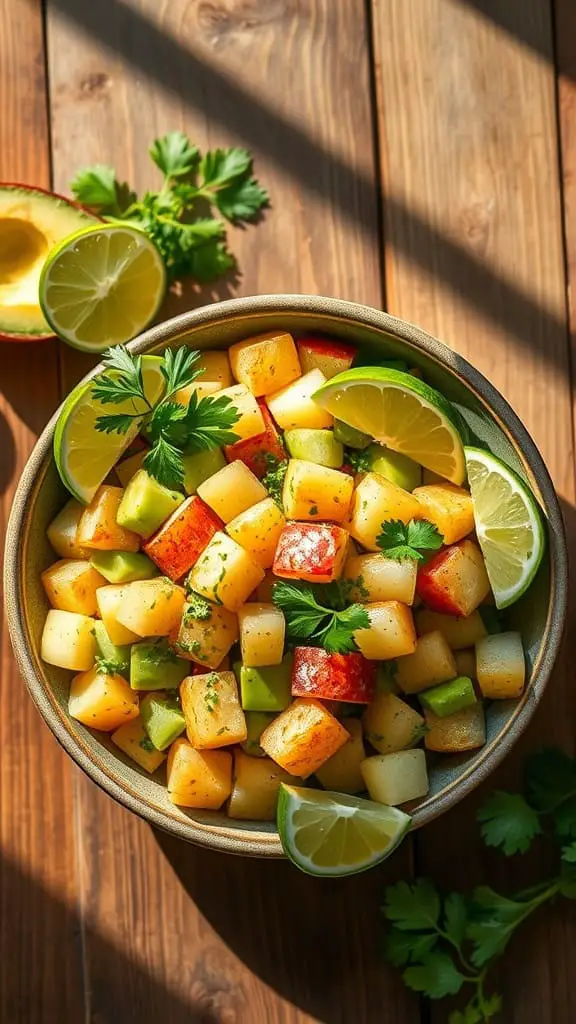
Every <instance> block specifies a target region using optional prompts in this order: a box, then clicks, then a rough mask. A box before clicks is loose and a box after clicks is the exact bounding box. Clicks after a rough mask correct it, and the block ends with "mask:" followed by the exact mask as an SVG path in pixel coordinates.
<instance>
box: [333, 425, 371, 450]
mask: <svg viewBox="0 0 576 1024" xmlns="http://www.w3.org/2000/svg"><path fill="white" fill-rule="evenodd" d="M334 438H335V440H336V441H340V443H341V444H345V445H347V446H348V448H360V449H362V448H367V447H368V445H369V444H371V443H372V438H371V437H370V435H369V434H363V433H362V431H361V430H356V427H349V426H348V424H347V423H343V422H342V420H334Z"/></svg>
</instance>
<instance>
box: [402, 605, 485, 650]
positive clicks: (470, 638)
mask: <svg viewBox="0 0 576 1024" xmlns="http://www.w3.org/2000/svg"><path fill="white" fill-rule="evenodd" d="M415 619H416V629H417V630H418V633H419V634H420V636H422V635H423V634H424V633H432V632H433V631H434V630H436V629H439V630H440V632H441V633H442V636H444V637H445V639H446V641H447V643H448V646H449V647H450V648H451V649H452V650H453V651H460V650H463V649H464V648H465V647H472V646H473V645H474V644H475V643H476V641H477V640H481V639H482V637H483V636H486V626H485V625H484V622H483V621H482V616H481V615H480V612H479V611H474V612H472V614H471V615H467V616H465V617H464V616H461V615H442V613H441V612H431V611H429V610H428V608H422V609H419V610H418V611H417V612H416V615H415Z"/></svg>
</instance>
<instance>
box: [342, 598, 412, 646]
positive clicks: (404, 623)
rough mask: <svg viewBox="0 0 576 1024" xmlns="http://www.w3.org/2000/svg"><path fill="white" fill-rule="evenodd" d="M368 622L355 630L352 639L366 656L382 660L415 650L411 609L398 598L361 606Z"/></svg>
mask: <svg viewBox="0 0 576 1024" xmlns="http://www.w3.org/2000/svg"><path fill="white" fill-rule="evenodd" d="M364 608H365V610H366V612H367V613H368V618H369V620H370V625H369V626H367V627H365V628H364V629H357V630H355V631H354V639H355V641H356V644H357V646H358V649H359V650H360V652H361V653H362V654H363V655H364V657H365V658H369V659H370V660H375V661H385V660H387V659H388V658H400V657H402V656H403V655H406V654H408V655H410V654H412V652H413V651H415V650H416V630H415V628H414V619H413V618H412V612H411V610H410V608H408V607H407V606H406V605H405V604H401V603H400V601H378V602H375V603H374V604H366V605H364Z"/></svg>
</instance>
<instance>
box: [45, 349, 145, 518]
mask: <svg viewBox="0 0 576 1024" xmlns="http://www.w3.org/2000/svg"><path fill="white" fill-rule="evenodd" d="M161 365H162V359H160V357H159V356H143V357H142V381H143V384H144V394H145V395H146V398H147V399H148V401H149V402H150V404H151V405H154V404H155V403H156V402H157V401H158V399H159V398H160V396H161V395H162V392H163V390H164V385H165V381H164V378H163V376H162V374H161V372H160V366H161ZM108 372H109V373H110V375H111V376H113V375H114V372H115V371H114V370H109V371H108ZM93 385H94V381H93V380H91V381H88V382H87V383H86V384H79V385H78V387H76V388H74V390H73V391H71V392H70V394H69V395H68V398H67V399H66V401H65V402H64V405H63V406H62V412H61V413H60V416H59V417H58V422H57V424H56V430H55V432H54V459H55V461H56V466H57V468H58V472H59V474H60V477H61V478H62V482H63V484H64V485H65V486H66V487H67V488H68V490H69V491H70V493H71V494H73V495H74V497H75V498H78V501H81V502H83V503H84V504H88V502H89V501H91V500H92V498H93V497H94V495H95V493H96V491H97V490H98V488H99V486H100V484H101V483H102V481H103V480H105V479H106V477H107V476H108V473H109V472H110V470H111V469H112V468H113V467H114V466H115V464H116V462H117V461H118V459H119V458H120V456H121V455H122V453H123V452H124V451H125V450H126V448H128V447H129V445H130V444H131V443H132V441H133V440H134V438H135V437H136V435H137V433H138V422H136V424H135V426H133V427H131V428H130V430H128V432H127V433H126V434H103V433H101V432H100V431H98V430H97V429H96V420H97V418H98V416H104V415H106V414H110V413H112V412H114V413H117V412H118V413H121V412H125V413H138V412H146V411H147V409H146V406H145V405H144V403H143V402H142V401H141V400H140V401H139V400H138V399H133V398H130V399H127V400H126V401H125V402H122V403H121V404H119V405H102V403H101V402H99V401H97V400H96V399H95V398H93V397H92V388H93Z"/></svg>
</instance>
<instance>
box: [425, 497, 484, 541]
mask: <svg viewBox="0 0 576 1024" xmlns="http://www.w3.org/2000/svg"><path fill="white" fill-rule="evenodd" d="M412 494H413V495H414V497H415V498H418V501H419V502H420V504H421V506H422V511H421V514H420V518H421V519H428V520H429V522H431V523H434V525H435V526H437V527H438V530H439V531H440V533H441V534H442V536H443V538H444V543H445V544H455V543H456V541H458V540H462V538H463V537H467V536H468V534H469V533H472V531H473V529H474V508H473V506H472V498H471V497H470V494H469V493H468V491H465V490H464V488H463V487H458V486H457V485H456V484H449V483H446V482H445V483H439V484H428V485H426V486H424V487H415V488H414V490H413V491H412Z"/></svg>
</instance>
